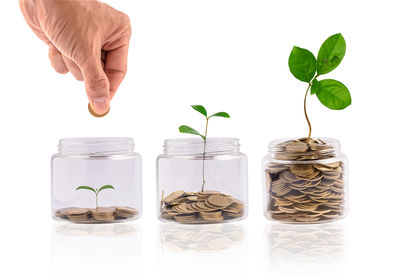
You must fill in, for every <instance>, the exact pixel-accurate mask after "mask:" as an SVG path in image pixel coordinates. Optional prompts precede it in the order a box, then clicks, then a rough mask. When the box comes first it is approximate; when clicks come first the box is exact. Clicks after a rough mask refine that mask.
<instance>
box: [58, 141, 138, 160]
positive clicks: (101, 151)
mask: <svg viewBox="0 0 400 274" xmlns="http://www.w3.org/2000/svg"><path fill="white" fill-rule="evenodd" d="M134 149H135V143H134V140H133V138H130V137H79V138H63V139H60V141H59V144H58V152H59V153H60V154H62V155H88V156H108V155H126V154H132V153H133V152H134Z"/></svg>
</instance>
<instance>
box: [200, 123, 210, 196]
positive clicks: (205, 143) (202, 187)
mask: <svg viewBox="0 0 400 274" xmlns="http://www.w3.org/2000/svg"><path fill="white" fill-rule="evenodd" d="M209 119H210V117H207V122H206V131H205V133H204V149H203V184H202V186H201V192H203V191H204V185H205V184H206V180H205V172H204V170H205V162H206V146H207V131H208V120H209Z"/></svg>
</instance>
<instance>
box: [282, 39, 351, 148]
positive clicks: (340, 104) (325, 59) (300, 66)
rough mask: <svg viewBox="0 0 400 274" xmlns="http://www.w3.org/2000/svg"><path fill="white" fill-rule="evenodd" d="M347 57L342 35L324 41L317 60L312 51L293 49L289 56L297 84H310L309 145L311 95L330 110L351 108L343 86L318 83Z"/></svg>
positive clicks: (332, 81)
mask: <svg viewBox="0 0 400 274" xmlns="http://www.w3.org/2000/svg"><path fill="white" fill-rule="evenodd" d="M345 53H346V42H345V40H344V38H343V36H342V35H341V34H340V33H338V34H335V35H332V36H330V37H329V38H328V39H326V40H325V42H324V43H323V44H322V46H321V48H320V49H319V51H318V56H317V58H315V56H314V54H312V53H311V52H310V51H308V50H306V49H303V48H299V47H293V50H292V52H291V53H290V57H289V69H290V72H291V73H292V74H293V76H294V77H296V78H297V79H298V80H300V81H302V82H306V83H308V87H307V90H306V94H305V97H304V114H305V117H306V120H307V123H308V127H309V133H308V138H307V144H309V143H310V139H311V123H310V120H309V118H308V115H307V109H306V103H307V95H308V92H309V91H310V93H311V95H313V94H316V95H317V97H318V99H319V101H320V102H321V103H322V104H323V105H324V106H326V107H327V108H330V109H333V110H342V109H345V108H346V107H348V106H349V105H351V96H350V92H349V90H348V89H347V87H346V86H345V85H344V84H343V83H341V82H339V81H337V80H333V79H324V80H318V79H317V78H318V77H319V76H321V75H324V74H327V73H329V72H331V71H332V70H334V69H335V68H336V67H337V66H339V64H340V63H341V62H342V60H343V57H344V55H345Z"/></svg>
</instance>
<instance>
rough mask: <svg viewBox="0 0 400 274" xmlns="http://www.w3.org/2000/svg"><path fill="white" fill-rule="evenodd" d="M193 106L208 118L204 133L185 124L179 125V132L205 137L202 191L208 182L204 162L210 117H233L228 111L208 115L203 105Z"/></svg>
mask: <svg viewBox="0 0 400 274" xmlns="http://www.w3.org/2000/svg"><path fill="white" fill-rule="evenodd" d="M192 108H193V109H194V110H196V111H198V112H200V113H201V114H203V115H204V117H205V118H206V129H205V131H204V135H203V134H200V133H199V132H198V131H197V130H195V129H193V128H192V127H189V126H185V125H182V126H180V127H179V132H181V133H187V134H193V135H197V136H200V137H201V138H203V141H204V146H203V147H204V148H203V171H202V173H203V184H202V186H201V191H204V185H205V184H206V181H205V178H204V169H205V168H204V164H205V160H206V146H207V133H208V122H209V120H210V118H212V117H222V118H231V117H230V116H229V114H228V113H226V112H217V113H215V114H213V115H211V116H208V115H207V110H206V109H205V108H204V107H203V106H201V105H194V106H192Z"/></svg>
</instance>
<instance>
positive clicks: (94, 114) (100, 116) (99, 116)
mask: <svg viewBox="0 0 400 274" xmlns="http://www.w3.org/2000/svg"><path fill="white" fill-rule="evenodd" d="M88 109H89V112H90V114H92V115H93V116H94V117H96V118H102V117H104V116H106V115H107V114H108V113H109V112H110V109H108V111H107V112H106V113H103V114H97V113H96V112H95V111H94V109H93V108H92V105H91V104H90V103H89V107H88Z"/></svg>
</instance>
